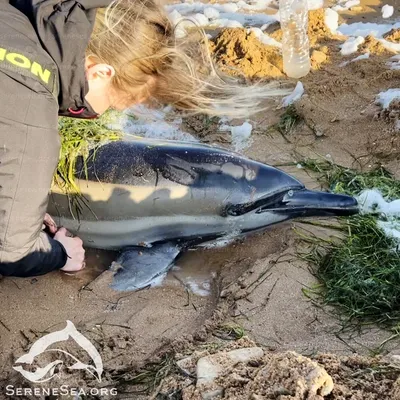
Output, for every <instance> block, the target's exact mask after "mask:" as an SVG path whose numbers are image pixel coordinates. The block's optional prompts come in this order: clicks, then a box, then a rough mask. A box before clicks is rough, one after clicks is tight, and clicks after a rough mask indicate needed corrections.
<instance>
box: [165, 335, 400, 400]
mask: <svg viewBox="0 0 400 400" xmlns="http://www.w3.org/2000/svg"><path fill="white" fill-rule="evenodd" d="M211 353H212V352H211ZM177 363H178V366H179V367H178V371H179V372H177V373H175V374H173V375H171V376H169V377H168V378H167V379H166V380H165V381H164V384H163V385H162V386H161V387H160V388H159V396H165V397H160V398H175V397H172V396H173V394H174V393H175V394H176V393H178V392H179V393H180V395H181V397H179V398H182V399H183V400H189V399H190V400H204V399H208V400H212V399H235V400H248V399H252V400H261V399H264V400H265V399H271V400H272V399H278V400H323V399H324V398H325V399H329V400H339V399H340V400H343V399H352V400H361V399H363V400H384V399H399V397H396V396H398V394H399V393H400V390H399V387H400V384H399V383H398V382H397V378H398V372H397V366H396V365H395V363H393V361H392V360H391V359H390V358H388V359H385V360H384V359H383V358H378V357H377V358H369V357H361V356H357V355H354V356H349V357H339V356H337V355H333V354H320V355H318V356H316V357H312V358H308V357H304V356H302V355H300V354H297V353H295V352H293V351H287V352H283V353H271V352H268V351H267V350H266V349H265V348H264V349H263V348H261V347H255V345H254V343H253V342H252V341H251V340H249V339H248V338H242V339H240V340H238V341H237V342H234V343H232V344H229V345H228V346H226V347H225V348H224V349H220V350H218V351H215V352H214V353H212V354H210V353H209V352H208V351H197V352H194V353H192V356H190V357H187V358H183V359H182V360H179V361H177ZM157 398H158V397H157Z"/></svg>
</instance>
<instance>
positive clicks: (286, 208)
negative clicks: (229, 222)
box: [225, 162, 358, 222]
mask: <svg viewBox="0 0 400 400" xmlns="http://www.w3.org/2000/svg"><path fill="white" fill-rule="evenodd" d="M251 164H252V165H249V169H250V168H251V169H252V171H253V172H254V173H253V175H252V176H251V178H249V177H248V178H247V183H248V185H249V186H251V187H252V188H253V189H252V194H251V195H249V196H248V197H247V201H245V202H241V203H236V204H234V203H231V204H228V205H227V206H226V208H225V213H226V215H227V216H245V215H246V214H263V213H270V214H275V215H276V216H277V217H278V216H279V218H278V220H279V221H282V220H285V219H291V218H295V217H299V216H302V217H306V216H340V215H351V214H355V213H357V212H358V204H357V201H356V200H355V199H354V198H353V197H350V196H346V195H340V194H333V193H327V192H320V191H311V190H307V189H306V188H305V186H304V185H303V184H302V183H301V182H299V181H298V180H297V179H296V178H294V177H292V176H291V175H289V174H287V173H285V172H284V171H282V170H279V169H277V168H273V167H270V166H268V165H264V164H260V163H253V162H251ZM249 176H250V174H249ZM277 222H278V221H277Z"/></svg>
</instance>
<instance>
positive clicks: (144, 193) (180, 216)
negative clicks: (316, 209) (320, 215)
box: [48, 181, 284, 249]
mask: <svg viewBox="0 0 400 400" xmlns="http://www.w3.org/2000/svg"><path fill="white" fill-rule="evenodd" d="M79 186H80V189H81V191H82V195H83V196H84V197H85V199H86V200H87V204H88V206H86V205H83V206H82V207H81V209H80V214H79V215H75V218H74V217H73V216H72V215H71V213H70V207H71V205H70V204H69V203H68V202H69V200H68V197H67V196H65V195H63V194H62V193H61V192H60V190H59V189H57V188H53V193H52V196H51V200H50V203H49V209H48V211H49V212H50V213H51V214H52V215H53V216H54V217H55V218H56V222H57V223H58V225H59V226H64V227H65V228H67V229H68V230H69V231H70V232H72V233H73V234H75V235H78V236H79V237H80V238H81V239H82V240H83V242H84V244H85V245H86V246H89V247H93V248H100V249H120V248H123V247H127V246H134V245H141V246H143V245H147V244H151V243H156V242H165V241H177V240H190V239H195V240H196V241H199V242H201V241H202V239H204V241H206V240H209V239H211V240H212V239H214V238H219V237H224V236H226V235H227V236H230V237H232V235H236V234H237V235H240V234H241V232H242V231H249V230H254V229H259V228H260V227H261V226H267V225H271V224H273V223H276V222H279V221H281V220H282V219H284V218H282V217H281V216H277V215H273V214H269V213H265V214H264V215H263V216H257V217H255V216H252V215H251V214H247V215H246V216H238V217H235V216H225V215H223V208H222V206H221V205H222V204H224V200H225V199H226V198H227V197H229V196H232V193H231V191H227V190H225V189H224V188H216V190H215V189H214V188H209V189H197V188H191V187H188V186H183V185H179V184H170V185H169V187H168V186H166V185H164V186H163V185H162V184H160V185H159V186H158V187H157V188H154V187H152V186H145V185H143V186H142V185H138V186H130V185H121V184H119V185H115V184H109V183H101V182H95V181H79ZM213 190H214V192H213V193H210V191H213ZM72 207H73V206H72Z"/></svg>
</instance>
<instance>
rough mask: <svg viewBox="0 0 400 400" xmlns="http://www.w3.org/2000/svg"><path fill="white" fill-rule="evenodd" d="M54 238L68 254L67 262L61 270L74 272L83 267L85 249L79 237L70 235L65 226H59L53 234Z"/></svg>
mask: <svg viewBox="0 0 400 400" xmlns="http://www.w3.org/2000/svg"><path fill="white" fill-rule="evenodd" d="M54 239H55V240H57V241H59V242H60V243H61V244H62V245H63V246H64V248H65V251H66V252H67V254H68V259H67V262H66V264H65V265H64V267H62V268H61V271H65V272H76V271H80V270H81V269H83V268H84V267H85V249H84V248H83V245H82V244H83V243H82V240H81V239H79V238H78V237H72V235H71V233H70V232H68V231H67V230H66V229H65V228H60V229H59V230H58V231H57V232H56V234H55V235H54Z"/></svg>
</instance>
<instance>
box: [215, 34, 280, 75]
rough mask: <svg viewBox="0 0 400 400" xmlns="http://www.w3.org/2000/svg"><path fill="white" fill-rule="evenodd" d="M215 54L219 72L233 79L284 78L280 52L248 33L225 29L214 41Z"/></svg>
mask: <svg viewBox="0 0 400 400" xmlns="http://www.w3.org/2000/svg"><path fill="white" fill-rule="evenodd" d="M211 46H212V51H213V52H214V56H215V59H216V62H217V64H218V66H219V68H220V69H221V70H222V71H223V72H226V73H228V74H230V75H233V76H245V77H247V78H278V77H282V76H283V72H282V70H283V62H282V57H281V55H280V54H279V49H278V48H277V47H273V46H267V45H265V44H262V43H261V42H260V41H259V39H258V38H257V37H256V35H255V34H254V33H253V32H250V33H248V32H247V30H246V29H243V28H234V29H224V30H222V31H221V33H220V34H219V35H218V36H217V37H216V38H215V39H214V41H213V43H212V45H211Z"/></svg>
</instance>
